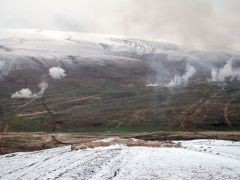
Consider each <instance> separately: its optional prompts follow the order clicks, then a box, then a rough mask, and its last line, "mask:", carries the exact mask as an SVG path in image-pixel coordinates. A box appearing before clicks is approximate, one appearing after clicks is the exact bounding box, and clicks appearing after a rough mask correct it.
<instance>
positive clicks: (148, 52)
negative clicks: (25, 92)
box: [0, 29, 240, 131]
mask: <svg viewBox="0 0 240 180" xmlns="http://www.w3.org/2000/svg"><path fill="white" fill-rule="evenodd" d="M53 67H57V68H61V69H62V70H63V71H64V73H65V76H64V77H63V78H59V79H54V78H52V77H51V75H50V74H49V69H51V68H53ZM239 80H240V55H238V54H237V53H236V52H206V51H196V50H187V49H184V48H181V47H178V46H177V45H174V44H171V43H163V42H152V41H147V40H139V39H135V38H131V37H119V36H110V35H109V36H108V35H97V34H84V33H74V32H57V31H36V30H26V29H1V30H0V98H1V113H0V114H1V115H0V117H1V123H0V126H1V129H2V130H3V129H4V125H6V123H7V124H8V125H9V127H8V130H9V131H49V130H50V129H51V126H52V124H51V123H54V126H55V128H56V129H57V131H105V130H108V131H155V130H170V129H171V130H175V129H176V130H177V129H187V130H189V129H203V130H204V129H215V130H225V129H226V130H238V129H239V128H240V120H239V119H240V118H239V117H240V92H239V90H240V88H239V87H240V81H239ZM41 82H44V83H46V84H47V87H46V88H45V89H44V91H43V92H44V93H43V96H42V97H41V98H12V97H14V96H12V95H13V94H14V93H16V92H19V91H20V90H21V89H23V88H28V89H29V90H31V91H32V92H38V91H39V87H38V85H39V84H40V83H41ZM30 101H31V103H29V102H30ZM43 102H44V103H43ZM44 104H45V105H46V106H47V108H48V109H50V112H52V115H51V113H50V114H49V112H48V111H47V110H46V107H44Z"/></svg>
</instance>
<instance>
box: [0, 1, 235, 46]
mask: <svg viewBox="0 0 240 180" xmlns="http://www.w3.org/2000/svg"><path fill="white" fill-rule="evenodd" d="M239 17H240V1H239V0H194V1H193V0H167V1H166V0H0V27H3V28H36V29H51V30H62V31H80V32H91V33H104V34H117V35H126V36H134V37H140V38H144V39H150V40H151V39H154V40H159V41H170V42H173V43H176V44H179V45H181V46H184V47H188V48H198V49H210V50H223V49H224V50H226V49H227V50H229V49H230V50H236V51H239V50H240V43H239V42H240V18H239Z"/></svg>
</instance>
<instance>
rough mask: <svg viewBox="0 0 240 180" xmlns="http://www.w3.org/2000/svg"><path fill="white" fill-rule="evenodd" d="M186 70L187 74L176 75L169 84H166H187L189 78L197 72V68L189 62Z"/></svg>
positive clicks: (175, 85)
mask: <svg viewBox="0 0 240 180" xmlns="http://www.w3.org/2000/svg"><path fill="white" fill-rule="evenodd" d="M185 71H186V72H185V74H184V75H182V76H180V75H175V76H174V78H173V79H172V80H171V81H170V82H169V83H168V84H165V86H166V87H168V88H173V87H177V86H180V85H186V84H187V83H188V80H189V79H190V78H191V77H192V76H193V75H194V74H195V73H196V69H195V68H194V67H193V66H191V65H190V64H187V65H186V67H185Z"/></svg>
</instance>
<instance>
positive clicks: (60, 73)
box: [49, 67, 66, 79]
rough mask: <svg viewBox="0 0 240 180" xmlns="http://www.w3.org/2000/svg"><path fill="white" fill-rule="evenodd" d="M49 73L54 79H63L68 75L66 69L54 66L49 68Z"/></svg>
mask: <svg viewBox="0 0 240 180" xmlns="http://www.w3.org/2000/svg"><path fill="white" fill-rule="evenodd" d="M49 75H50V76H51V77H52V78H53V79H62V78H64V77H65V76H66V74H65V70H64V69H62V68H60V67H52V68H50V69H49Z"/></svg>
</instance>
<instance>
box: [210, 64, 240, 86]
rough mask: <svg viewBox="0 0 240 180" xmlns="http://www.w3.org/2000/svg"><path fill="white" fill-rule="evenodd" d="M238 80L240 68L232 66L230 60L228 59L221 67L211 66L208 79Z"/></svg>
mask: <svg viewBox="0 0 240 180" xmlns="http://www.w3.org/2000/svg"><path fill="white" fill-rule="evenodd" d="M225 80H229V81H233V80H240V68H233V65H232V61H228V62H227V63H226V64H225V65H224V66H223V67H222V68H220V69H218V68H213V69H212V71H211V79H210V81H220V82H223V81H225Z"/></svg>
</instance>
